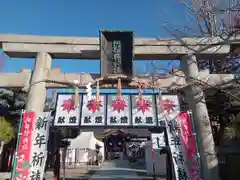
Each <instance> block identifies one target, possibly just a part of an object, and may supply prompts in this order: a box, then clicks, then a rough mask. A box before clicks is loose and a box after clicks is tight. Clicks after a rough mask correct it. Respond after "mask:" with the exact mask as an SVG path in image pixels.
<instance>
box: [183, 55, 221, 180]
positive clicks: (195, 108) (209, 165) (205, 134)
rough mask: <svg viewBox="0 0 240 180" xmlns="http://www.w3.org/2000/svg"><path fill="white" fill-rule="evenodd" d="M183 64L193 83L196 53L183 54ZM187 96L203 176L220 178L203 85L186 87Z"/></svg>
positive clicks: (196, 73) (211, 178) (196, 72)
mask: <svg viewBox="0 0 240 180" xmlns="http://www.w3.org/2000/svg"><path fill="white" fill-rule="evenodd" d="M181 65H182V69H183V71H184V73H185V75H186V76H187V77H190V78H187V77H186V83H187V84H191V83H193V81H194V80H192V79H191V78H194V79H197V78H198V75H199V69H198V66H197V60H196V57H195V56H194V55H185V56H183V57H182V59H181ZM185 96H186V99H187V102H188V106H189V109H191V110H192V113H193V123H194V126H195V129H196V133H197V139H198V144H199V152H200V159H201V171H202V172H201V173H202V176H203V178H204V180H219V174H218V159H217V155H216V151H215V146H214V139H213V135H212V128H211V122H210V120H209V115H208V110H207V106H206V101H205V96H204V92H203V90H202V89H201V87H199V86H196V85H190V86H187V87H186V88H185Z"/></svg>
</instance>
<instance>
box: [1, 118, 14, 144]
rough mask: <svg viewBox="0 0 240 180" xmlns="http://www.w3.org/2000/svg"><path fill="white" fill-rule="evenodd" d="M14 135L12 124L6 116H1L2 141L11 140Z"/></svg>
mask: <svg viewBox="0 0 240 180" xmlns="http://www.w3.org/2000/svg"><path fill="white" fill-rule="evenodd" d="M13 137H14V129H13V127H12V124H11V123H10V122H9V121H8V120H6V119H5V118H4V117H2V116H1V117H0V141H4V142H9V141H10V140H11V139H12V138H13Z"/></svg>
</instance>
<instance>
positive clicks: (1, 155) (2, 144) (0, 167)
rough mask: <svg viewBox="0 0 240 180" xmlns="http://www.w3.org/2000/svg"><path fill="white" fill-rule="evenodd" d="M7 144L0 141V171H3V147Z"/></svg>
mask: <svg viewBox="0 0 240 180" xmlns="http://www.w3.org/2000/svg"><path fill="white" fill-rule="evenodd" d="M4 144H5V142H4V141H0V171H1V170H2V159H3V147H4Z"/></svg>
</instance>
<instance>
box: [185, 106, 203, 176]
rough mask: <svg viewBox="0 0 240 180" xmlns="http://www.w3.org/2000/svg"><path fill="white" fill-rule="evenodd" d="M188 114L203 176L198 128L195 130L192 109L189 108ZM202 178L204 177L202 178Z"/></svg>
mask: <svg viewBox="0 0 240 180" xmlns="http://www.w3.org/2000/svg"><path fill="white" fill-rule="evenodd" d="M188 115H189V118H190V120H191V121H192V128H193V137H194V140H195V146H196V153H197V162H198V167H199V173H198V174H199V175H200V177H201V175H202V174H201V172H202V171H201V168H202V166H201V161H200V154H199V146H198V139H197V134H196V130H195V124H194V121H193V115H192V111H191V110H188ZM201 179H202V178H201Z"/></svg>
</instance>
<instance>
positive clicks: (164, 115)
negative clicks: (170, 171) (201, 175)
mask: <svg viewBox="0 0 240 180" xmlns="http://www.w3.org/2000/svg"><path fill="white" fill-rule="evenodd" d="M159 104H160V106H161V107H160V109H161V113H160V114H159V119H161V120H163V119H165V126H166V131H167V137H168V142H169V147H170V150H171V154H172V159H173V166H174V171H175V178H176V180H189V172H188V168H187V166H186V153H185V149H184V143H183V140H182V136H181V128H180V124H179V119H178V116H179V113H180V105H179V100H178V96H176V95H165V96H162V97H161V99H159Z"/></svg>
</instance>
